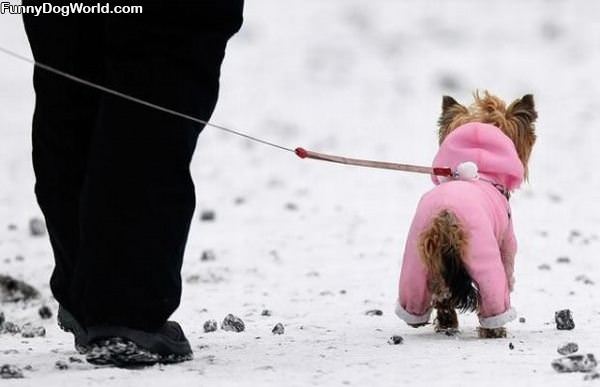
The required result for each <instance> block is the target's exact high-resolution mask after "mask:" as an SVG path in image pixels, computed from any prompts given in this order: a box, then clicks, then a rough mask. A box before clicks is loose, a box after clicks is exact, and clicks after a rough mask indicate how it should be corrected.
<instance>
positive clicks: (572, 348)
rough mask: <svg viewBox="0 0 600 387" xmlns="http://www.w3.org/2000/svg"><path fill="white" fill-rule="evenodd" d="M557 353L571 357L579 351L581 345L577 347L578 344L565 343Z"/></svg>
mask: <svg viewBox="0 0 600 387" xmlns="http://www.w3.org/2000/svg"><path fill="white" fill-rule="evenodd" d="M556 351H557V352H558V353H559V354H561V355H570V354H572V353H575V352H577V351H579V345H577V343H564V344H561V345H560V346H559V347H558V348H557V349H556Z"/></svg>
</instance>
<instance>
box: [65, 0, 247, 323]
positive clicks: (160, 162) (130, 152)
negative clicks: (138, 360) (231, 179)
mask: <svg viewBox="0 0 600 387" xmlns="http://www.w3.org/2000/svg"><path fill="white" fill-rule="evenodd" d="M225 3H230V4H236V5H238V6H236V7H230V8H228V7H223V4H225ZM168 4H169V7H168V8H167V7H161V8H158V7H157V8H152V7H150V6H147V7H146V8H145V9H144V14H143V15H139V16H136V17H133V16H127V17H124V16H113V15H111V16H109V17H107V25H106V36H105V42H104V47H105V51H104V54H105V55H104V58H105V63H106V78H105V83H106V85H107V86H108V87H110V88H114V89H117V90H120V91H123V92H125V93H128V94H131V95H134V96H136V97H139V98H142V99H146V100H148V101H151V102H153V103H156V104H159V105H163V106H165V107H168V108H171V109H175V110H178V111H181V112H184V113H187V114H190V115H193V116H196V117H199V118H201V119H203V120H207V119H208V118H209V117H210V115H211V113H212V111H213V109H214V106H215V103H216V100H217V93H218V85H219V73H220V65H221V62H222V59H223V56H224V52H225V46H226V43H227V40H228V39H229V37H230V36H231V35H232V34H233V33H234V32H235V31H236V30H237V29H238V28H239V26H240V23H241V2H238V1H235V2H227V1H221V2H219V4H220V5H218V6H217V5H210V6H208V5H206V4H204V3H203V2H198V3H195V4H196V5H194V4H191V5H186V6H185V7H183V6H182V7H181V8H180V9H179V10H176V6H175V3H173V2H169V3H168ZM174 8H175V9H174ZM201 129H202V126H201V125H198V124H195V123H192V122H190V121H186V120H184V119H181V118H178V117H173V116H171V115H168V114H166V113H163V112H160V111H155V110H152V109H149V108H147V107H145V106H141V105H138V104H135V103H131V102H128V101H124V100H121V99H118V98H116V97H113V96H110V95H103V96H102V98H101V100H100V105H99V114H98V120H97V122H96V127H95V129H94V133H93V137H92V140H91V147H90V155H89V161H88V167H87V174H86V178H85V181H84V186H83V191H82V195H81V218H80V226H81V235H80V250H79V254H80V264H79V265H78V267H77V270H76V273H75V280H76V281H78V284H77V285H76V286H75V288H77V289H81V291H80V292H77V298H78V302H79V304H80V305H82V307H83V311H84V316H85V324H86V325H87V326H92V325H99V324H111V325H125V326H128V327H132V328H138V329H145V330H152V329H157V328H159V327H160V326H162V324H164V322H165V321H166V319H167V318H168V317H169V316H170V315H171V314H172V312H173V311H174V310H175V309H176V308H177V306H178V305H179V301H180V296H181V278H180V271H181V265H182V259H183V252H184V248H185V244H186V240H187V234H188V230H189V226H190V221H191V217H192V213H193V211H194V205H195V202H194V201H195V194H194V186H193V183H192V180H191V177H190V173H189V163H190V161H191V158H192V154H193V151H194V148H195V144H196V140H197V136H198V134H199V132H200V130H201Z"/></svg>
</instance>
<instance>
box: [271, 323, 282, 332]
mask: <svg viewBox="0 0 600 387" xmlns="http://www.w3.org/2000/svg"><path fill="white" fill-rule="evenodd" d="M271 332H273V334H274V335H283V334H284V333H285V327H284V326H283V324H282V323H277V325H275V326H274V327H273V330H272V331H271Z"/></svg>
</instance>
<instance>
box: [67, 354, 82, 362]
mask: <svg viewBox="0 0 600 387" xmlns="http://www.w3.org/2000/svg"><path fill="white" fill-rule="evenodd" d="M69 361H70V362H71V363H83V360H81V359H80V358H78V357H75V356H69Z"/></svg>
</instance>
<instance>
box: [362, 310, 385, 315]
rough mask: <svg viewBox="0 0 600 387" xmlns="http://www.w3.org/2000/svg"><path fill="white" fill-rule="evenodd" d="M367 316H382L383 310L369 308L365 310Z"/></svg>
mask: <svg viewBox="0 0 600 387" xmlns="http://www.w3.org/2000/svg"><path fill="white" fill-rule="evenodd" d="M365 314H366V315H367V316H383V311H381V310H379V309H371V310H367V311H366V312H365Z"/></svg>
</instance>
